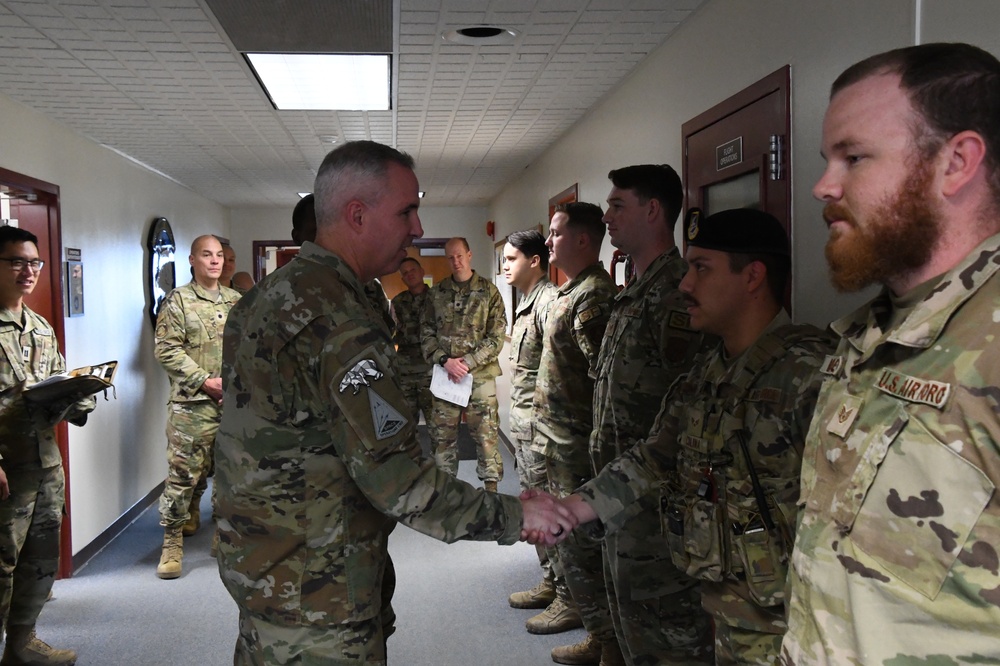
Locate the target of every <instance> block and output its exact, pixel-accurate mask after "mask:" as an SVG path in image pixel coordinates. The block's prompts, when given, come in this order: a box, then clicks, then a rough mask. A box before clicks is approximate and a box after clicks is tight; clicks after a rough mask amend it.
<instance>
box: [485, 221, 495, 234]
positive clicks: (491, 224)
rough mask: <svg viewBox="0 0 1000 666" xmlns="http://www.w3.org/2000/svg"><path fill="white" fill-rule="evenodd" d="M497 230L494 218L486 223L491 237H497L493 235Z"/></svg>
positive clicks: (487, 232)
mask: <svg viewBox="0 0 1000 666" xmlns="http://www.w3.org/2000/svg"><path fill="white" fill-rule="evenodd" d="M495 231H496V225H495V224H494V223H493V220H490V221H489V222H487V223H486V235H487V236H489V237H490V238H495V237H494V236H493V233H494V232H495Z"/></svg>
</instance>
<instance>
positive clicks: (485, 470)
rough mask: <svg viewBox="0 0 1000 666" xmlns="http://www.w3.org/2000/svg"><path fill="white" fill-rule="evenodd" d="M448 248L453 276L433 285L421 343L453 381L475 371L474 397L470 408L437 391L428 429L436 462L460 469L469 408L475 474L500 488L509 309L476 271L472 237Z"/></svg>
mask: <svg viewBox="0 0 1000 666" xmlns="http://www.w3.org/2000/svg"><path fill="white" fill-rule="evenodd" d="M445 253H446V254H447V256H448V262H449V263H450V264H451V277H448V278H445V279H444V280H441V282H439V283H438V284H437V285H436V286H435V287H434V288H433V289H431V295H430V307H429V308H427V309H426V310H425V311H424V316H423V319H422V320H421V338H422V342H421V344H422V345H423V350H424V358H425V359H426V360H427V362H428V363H437V364H438V365H440V366H441V367H443V368H444V369H445V370H446V371H447V373H448V378H449V379H451V380H452V381H453V382H458V381H460V380H461V379H462V378H463V377H465V376H466V375H467V374H469V373H472V396H471V397H470V398H469V405H468V406H467V407H465V408H463V407H460V406H459V405H456V404H454V403H452V402H448V401H447V400H442V399H440V398H438V397H436V396H435V397H434V407H433V409H432V411H431V416H430V418H429V419H427V432H428V434H429V435H430V439H431V449H432V450H433V452H434V460H435V462H437V464H438V466H439V467H441V469H444V470H446V471H448V472H449V473H451V474H453V475H454V474H457V473H458V424H459V419H461V417H462V412H463V411H464V412H465V419H466V422H467V423H468V424H469V433H470V434H471V435H472V439H473V440H475V442H476V457H477V462H476V476H478V477H479V478H480V480H482V481H483V485H484V486H485V488H486V489H487V490H491V491H493V492H496V489H497V482H498V481H500V479H502V478H503V460H501V458H500V451H499V449H497V439H498V435H499V431H500V423H499V416H498V414H497V380H496V378H497V377H498V376H500V364H499V363H498V362H497V357H498V356H499V355H500V349H501V348H502V347H503V342H504V332H505V331H506V329H507V313H506V311H505V309H504V304H503V298H502V297H501V296H500V291H499V290H498V289H497V288H496V286H495V285H494V284H493V283H492V282H490V281H489V280H487V279H486V278H483V277H481V276H480V275H478V274H477V273H476V272H475V271H474V270H472V263H471V262H472V252H471V251H470V250H469V243H468V241H466V240H465V239H464V238H452V239H450V240H449V241H448V242H447V243H446V244H445Z"/></svg>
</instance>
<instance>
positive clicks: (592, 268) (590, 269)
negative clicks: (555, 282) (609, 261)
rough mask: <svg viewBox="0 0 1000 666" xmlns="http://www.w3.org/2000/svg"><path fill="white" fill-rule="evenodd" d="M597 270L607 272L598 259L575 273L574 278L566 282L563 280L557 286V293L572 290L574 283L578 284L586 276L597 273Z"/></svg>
mask: <svg viewBox="0 0 1000 666" xmlns="http://www.w3.org/2000/svg"><path fill="white" fill-rule="evenodd" d="M598 272H603V273H607V271H606V270H604V262H602V261H598V262H595V263H593V264H591V265H589V266H587V267H586V268H584V269H583V270H582V271H580V274H579V275H577V276H576V277H575V278H573V279H572V280H567V281H566V282H564V283H563V284H562V285H561V286H560V287H559V293H560V294H565V293H568V292H570V291H573V289H574V288H575V287H576V285H578V284H580V283H581V282H583V281H584V280H586V279H587V278H589V277H590V276H591V275H594V274H595V273H598Z"/></svg>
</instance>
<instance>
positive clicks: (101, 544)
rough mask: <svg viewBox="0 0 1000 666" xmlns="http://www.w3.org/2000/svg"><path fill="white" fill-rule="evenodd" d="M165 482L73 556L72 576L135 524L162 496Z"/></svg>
mask: <svg viewBox="0 0 1000 666" xmlns="http://www.w3.org/2000/svg"><path fill="white" fill-rule="evenodd" d="M164 483H165V482H164V481H161V482H160V483H159V484H157V486H156V487H155V488H153V489H152V490H150V491H149V492H148V493H146V496H145V497H143V498H142V499H140V500H139V501H138V502H136V503H135V504H133V505H132V506H131V507H130V508H129V509H128V511H126V512H125V513H123V514H122V515H121V516H119V517H118V520H116V521H115V522H113V523H111V525H109V526H108V528H107V529H106V530H104V531H103V532H101V533H100V534H99V535H98V536H97V538H96V539H94V540H93V541H91V542H90V543H88V544H87V545H86V546H84V547H83V548H81V549H80V551H79V552H78V553H77V554H76V555H74V556H73V575H76V573H77V572H79V571H80V570H81V569H83V568H84V567H85V566H87V563H88V562H90V560H92V559H93V558H94V556H95V555H97V554H98V553H99V552H101V551H102V550H104V548H105V547H106V546H107V545H108V544H110V543H111V542H112V541H114V540H115V538H117V537H118V535H119V534H121V533H122V532H124V531H125V529H126V528H127V527H128V526H129V525H131V524H132V523H134V522H135V520H136V518H138V517H139V516H140V515H141V514H142V512H143V511H145V510H146V509H148V508H149V507H150V506H151V505H152V504H153V503H154V502H156V501H157V500H158V499H159V497H160V495H162V494H163V484H164Z"/></svg>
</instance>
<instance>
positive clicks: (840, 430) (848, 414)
mask: <svg viewBox="0 0 1000 666" xmlns="http://www.w3.org/2000/svg"><path fill="white" fill-rule="evenodd" d="M860 409H861V399H860V398H857V397H855V396H853V395H848V396H845V397H844V400H843V401H842V402H841V403H840V405H838V406H837V411H835V412H834V413H833V416H831V417H830V420H829V421H828V422H827V424H826V430H827V432H830V433H833V434H834V435H837V436H838V437H841V438H844V437H846V436H847V433H848V432H849V431H850V430H851V426H852V425H853V424H854V419H856V418H857V417H858V411H860Z"/></svg>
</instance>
